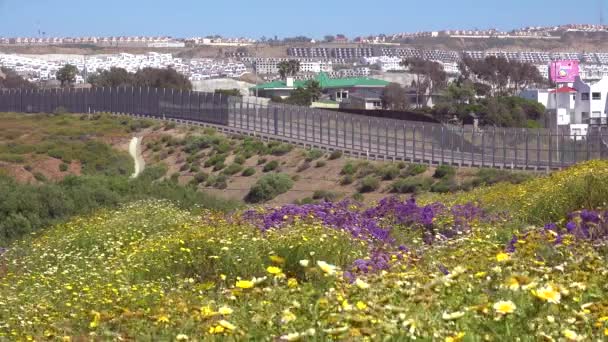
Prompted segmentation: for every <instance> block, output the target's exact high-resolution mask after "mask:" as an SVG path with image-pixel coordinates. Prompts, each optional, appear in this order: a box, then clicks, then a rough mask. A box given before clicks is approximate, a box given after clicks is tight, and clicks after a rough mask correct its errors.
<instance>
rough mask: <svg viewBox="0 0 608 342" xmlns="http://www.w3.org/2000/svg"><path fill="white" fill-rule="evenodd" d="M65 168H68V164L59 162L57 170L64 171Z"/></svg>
mask: <svg viewBox="0 0 608 342" xmlns="http://www.w3.org/2000/svg"><path fill="white" fill-rule="evenodd" d="M67 170H68V164H66V163H61V164H59V171H61V172H66V171H67Z"/></svg>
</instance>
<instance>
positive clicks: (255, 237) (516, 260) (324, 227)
mask: <svg viewBox="0 0 608 342" xmlns="http://www.w3.org/2000/svg"><path fill="white" fill-rule="evenodd" d="M606 180H608V162H605V161H594V162H589V163H586V164H582V165H579V166H576V167H573V168H571V169H568V170H566V171H562V172H558V173H556V174H554V175H552V176H551V177H546V178H540V179H534V180H531V181H527V182H525V183H523V184H520V185H498V186H493V187H487V188H480V189H478V190H475V191H473V192H470V193H464V194H448V195H441V196H439V197H440V202H428V203H426V202H425V203H424V204H420V203H416V202H415V201H414V200H411V199H409V200H408V199H403V198H401V199H399V198H388V199H386V200H383V201H380V202H378V203H377V204H374V205H372V206H367V207H362V206H360V205H359V204H357V203H354V202H342V203H328V202H327V203H322V204H309V205H286V206H282V207H277V208H266V209H262V208H259V209H255V208H254V209H252V210H249V211H245V212H237V213H234V214H230V215H227V214H221V213H218V212H211V211H208V212H205V213H203V214H202V215H195V214H192V213H190V212H188V211H184V210H181V209H178V208H177V207H175V206H173V205H171V204H170V203H168V202H164V201H150V200H148V201H141V202H136V203H131V204H127V205H124V206H123V207H121V208H120V209H118V210H116V209H108V210H101V211H98V212H96V213H95V214H93V215H90V216H83V217H79V218H75V219H73V220H71V221H70V222H68V223H65V224H60V225H57V226H55V227H52V228H50V229H48V230H46V231H44V232H43V233H41V234H38V235H36V236H32V237H28V238H26V239H24V240H22V241H21V242H18V243H16V244H14V245H12V246H11V248H10V249H9V250H8V251H6V252H5V253H4V254H3V255H2V257H0V265H1V266H0V298H1V299H0V301H1V302H2V304H3V305H1V306H0V317H2V318H3V322H4V323H3V324H2V325H0V339H1V338H3V337H4V338H6V339H10V340H17V339H23V340H25V339H35V340H40V339H64V340H69V339H73V340H80V339H99V340H117V339H136V340H139V341H147V340H149V341H153V340H154V341H156V340H214V339H217V340H224V339H228V340H298V339H300V340H313V341H326V340H329V339H341V340H364V339H367V340H382V339H383V338H385V337H387V336H393V339H394V340H409V339H413V338H416V339H418V340H445V341H460V340H462V341H481V340H489V341H493V340H494V341H504V340H509V341H513V340H517V339H519V340H522V341H532V340H556V341H557V340H561V341H567V340H572V341H574V340H602V339H605V338H606V336H608V301H607V298H608V293H607V292H608V288H607V287H606V282H605V279H606V277H607V276H608V266H607V264H606V258H607V257H608V255H607V253H608V248H606V238H607V237H608V222H607V221H608V214H607V213H602V212H601V211H599V210H600V209H605V206H606V203H605V199H606V198H608V197H607V196H606V195H607V194H608V182H607V181H606ZM471 201H474V202H471ZM580 209H589V210H584V211H581V212H579V211H578V210H580ZM545 224H546V225H545Z"/></svg>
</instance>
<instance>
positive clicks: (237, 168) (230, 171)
mask: <svg viewBox="0 0 608 342" xmlns="http://www.w3.org/2000/svg"><path fill="white" fill-rule="evenodd" d="M242 170H243V165H240V164H237V163H233V164H230V165H228V167H226V168H225V169H224V171H222V174H225V175H228V176H232V175H236V174H237V173H239V172H241V171H242Z"/></svg>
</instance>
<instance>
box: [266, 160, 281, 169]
mask: <svg viewBox="0 0 608 342" xmlns="http://www.w3.org/2000/svg"><path fill="white" fill-rule="evenodd" d="M278 167H279V162H278V161H276V160H272V161H270V162H268V163H267V164H266V165H264V169H263V171H264V172H270V171H274V170H276V169H277V168H278Z"/></svg>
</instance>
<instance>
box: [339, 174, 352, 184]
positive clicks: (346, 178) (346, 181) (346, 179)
mask: <svg viewBox="0 0 608 342" xmlns="http://www.w3.org/2000/svg"><path fill="white" fill-rule="evenodd" d="M354 181H355V179H354V178H353V176H351V175H345V176H343V177H342V178H341V179H340V185H349V184H353V182H354Z"/></svg>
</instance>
